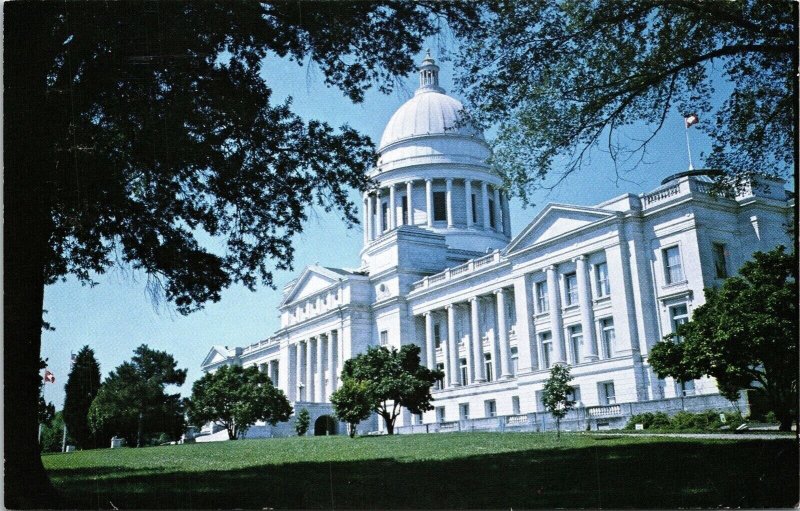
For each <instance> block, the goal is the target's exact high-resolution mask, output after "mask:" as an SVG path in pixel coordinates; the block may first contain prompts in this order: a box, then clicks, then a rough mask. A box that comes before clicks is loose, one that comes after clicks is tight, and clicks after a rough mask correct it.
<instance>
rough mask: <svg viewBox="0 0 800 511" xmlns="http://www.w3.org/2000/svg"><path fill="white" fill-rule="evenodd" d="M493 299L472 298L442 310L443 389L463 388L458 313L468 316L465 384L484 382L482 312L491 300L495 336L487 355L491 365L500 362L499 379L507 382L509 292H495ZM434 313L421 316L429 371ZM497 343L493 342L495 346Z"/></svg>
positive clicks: (432, 358) (433, 350) (509, 371)
mask: <svg viewBox="0 0 800 511" xmlns="http://www.w3.org/2000/svg"><path fill="white" fill-rule="evenodd" d="M492 295H493V296H491V295H490V296H479V295H476V296H473V297H471V298H470V299H469V300H468V303H464V302H461V303H457V302H455V303H451V304H448V305H446V306H445V307H444V309H445V314H446V318H447V336H446V338H442V339H441V344H440V345H441V347H442V353H443V355H444V361H445V363H444V366H445V385H446V386H448V387H458V386H460V385H462V381H461V377H460V370H459V367H460V364H459V360H460V358H461V357H460V355H459V345H460V341H461V340H460V339H458V338H457V335H456V314H457V313H458V311H459V310H460V311H461V313H462V314H469V319H470V321H469V325H470V328H469V331H470V332H469V336H468V340H467V343H466V346H465V358H466V361H467V381H465V382H463V383H464V384H470V383H481V382H485V381H487V374H486V367H485V356H486V354H487V351H486V350H485V348H484V343H483V333H482V329H481V325H480V317H481V312H482V308H483V307H484V306H485V305H486V304H485V302H486V301H487V300H494V301H495V304H496V305H495V307H494V310H495V312H496V317H495V332H494V334H495V336H496V338H490V339H489V346H488V354H490V357H491V361H492V364H495V361H499V373H500V375H499V377H500V379H508V378H511V377H512V376H513V373H512V369H511V348H510V345H509V336H508V333H509V327H510V325H509V324H508V318H507V317H506V301H507V295H508V290H507V289H505V288H499V289H496V290H494V292H493V293H492ZM436 313H437V312H436V311H433V310H431V311H427V312H425V313H423V316H424V318H425V353H426V364H427V366H428V367H429V368H430V369H436V346H435V339H434V317H433V315H434V314H436ZM495 341H496V342H495Z"/></svg>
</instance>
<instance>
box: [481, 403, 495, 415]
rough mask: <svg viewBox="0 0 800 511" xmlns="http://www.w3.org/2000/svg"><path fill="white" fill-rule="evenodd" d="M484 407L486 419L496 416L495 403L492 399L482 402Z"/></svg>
mask: <svg viewBox="0 0 800 511" xmlns="http://www.w3.org/2000/svg"><path fill="white" fill-rule="evenodd" d="M483 404H484V407H485V408H486V416H487V417H496V416H497V402H496V401H495V400H494V399H489V400H487V401H484V402H483Z"/></svg>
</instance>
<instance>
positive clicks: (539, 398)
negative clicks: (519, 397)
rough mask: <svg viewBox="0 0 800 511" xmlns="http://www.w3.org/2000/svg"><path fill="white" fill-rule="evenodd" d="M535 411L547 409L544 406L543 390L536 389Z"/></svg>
mask: <svg viewBox="0 0 800 511" xmlns="http://www.w3.org/2000/svg"><path fill="white" fill-rule="evenodd" d="M536 411H537V412H546V411H547V409H546V408H545V407H544V391H543V390H537V391H536Z"/></svg>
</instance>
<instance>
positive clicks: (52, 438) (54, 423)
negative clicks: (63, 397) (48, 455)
mask: <svg viewBox="0 0 800 511" xmlns="http://www.w3.org/2000/svg"><path fill="white" fill-rule="evenodd" d="M63 444H64V412H63V410H59V411H57V412H55V413H54V414H53V416H52V418H51V419H50V420H49V421H48V422H45V423H43V424H42V436H41V440H40V446H41V450H42V452H61V448H62V446H63ZM67 445H75V440H74V439H73V437H72V433H71V432H70V431H69V429H67Z"/></svg>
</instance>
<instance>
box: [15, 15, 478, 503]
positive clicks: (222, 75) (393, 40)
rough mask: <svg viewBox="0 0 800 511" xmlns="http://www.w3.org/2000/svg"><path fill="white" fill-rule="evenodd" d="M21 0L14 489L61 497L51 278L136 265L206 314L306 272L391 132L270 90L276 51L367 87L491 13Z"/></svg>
mask: <svg viewBox="0 0 800 511" xmlns="http://www.w3.org/2000/svg"><path fill="white" fill-rule="evenodd" d="M3 7H4V14H5V19H4V21H5V23H4V30H5V32H4V35H5V37H4V77H5V96H4V98H5V99H4V108H5V117H4V128H5V131H4V132H5V155H4V165H5V173H4V184H5V189H4V206H5V222H4V242H5V245H4V246H5V250H4V270H5V271H4V275H5V281H4V285H5V289H7V290H13V296H12V295H9V299H7V300H5V302H4V303H5V306H4V317H5V339H4V369H5V373H4V374H5V388H6V394H5V395H6V399H5V426H6V427H5V435H6V436H5V440H6V441H5V476H6V478H5V484H6V492H5V495H6V497H5V498H6V505H7V506H8V507H15V508H18V507H49V506H52V505H54V502H55V501H54V500H53V492H52V487H51V485H50V484H49V481H48V480H47V478H46V475H45V473H44V469H43V467H42V465H41V460H40V459H39V454H38V446H37V444H36V401H37V389H38V378H39V375H38V372H37V368H38V361H39V353H40V345H41V328H42V300H43V290H44V286H45V285H47V284H48V283H52V282H54V281H55V280H57V279H60V278H64V277H66V276H67V275H73V276H75V277H77V278H78V279H80V280H81V281H84V282H90V281H91V278H92V275H93V274H96V273H102V272H103V271H105V270H106V269H107V268H109V267H110V266H111V265H113V264H117V263H120V264H123V265H127V266H128V267H129V268H131V269H133V270H137V271H141V272H143V273H145V274H146V275H147V277H148V283H149V284H150V285H151V286H152V287H153V288H154V289H157V290H160V291H161V292H162V293H163V297H164V298H166V299H167V300H168V301H170V302H172V303H174V304H175V306H176V307H177V309H178V311H180V312H181V313H188V312H190V311H192V310H195V309H198V308H200V307H201V306H202V304H203V303H204V302H207V301H209V300H211V301H216V300H219V297H220V292H221V290H222V289H224V288H225V287H227V286H230V285H231V284H233V283H242V284H244V285H246V286H248V287H250V288H252V287H254V286H255V285H256V284H257V283H258V282H259V280H260V281H261V282H263V283H266V284H268V285H269V284H271V283H272V273H271V266H270V263H268V261H272V263H271V264H274V266H275V267H277V268H282V269H283V268H290V267H291V262H292V255H293V253H292V246H291V237H292V235H293V234H295V233H297V232H299V231H300V230H301V227H302V221H303V219H304V218H305V215H306V208H307V207H308V206H309V205H311V204H317V205H320V206H321V207H323V208H325V209H326V210H331V209H333V210H337V211H339V212H341V214H342V216H343V217H344V218H345V219H346V220H347V221H348V222H355V221H356V217H355V206H354V205H353V204H352V203H351V202H350V201H349V200H348V198H347V189H348V187H354V188H359V189H361V188H364V187H365V186H367V183H368V181H367V178H366V177H365V169H366V168H367V167H368V166H369V165H370V164H371V163H372V157H373V146H372V144H371V142H370V141H369V140H368V139H367V138H366V137H363V136H361V135H359V134H358V133H356V132H354V131H353V130H352V129H350V128H347V127H343V128H341V129H339V130H335V129H333V128H331V127H330V126H328V125H327V124H325V123H322V122H319V121H315V120H310V121H305V120H303V119H301V118H299V117H298V116H297V115H295V114H294V113H293V112H292V110H291V103H290V102H288V101H287V102H283V103H276V102H275V101H272V100H271V97H270V96H271V89H270V87H269V85H268V81H265V80H264V79H263V78H262V77H261V71H262V69H261V62H262V60H263V59H265V58H276V57H289V58H291V59H294V60H296V61H298V62H304V61H309V62H313V63H314V64H315V65H316V66H318V67H319V68H320V69H321V70H322V73H323V75H324V79H325V82H326V83H327V84H328V85H330V86H335V87H338V88H339V89H341V90H342V91H343V93H344V94H345V95H346V96H347V97H349V98H350V99H352V100H354V101H359V100H361V99H362V98H363V94H364V91H365V90H366V89H367V88H369V87H370V86H372V85H375V84H379V85H380V86H381V88H382V90H384V91H388V90H391V88H392V84H393V82H392V77H394V76H397V75H404V74H408V73H409V72H410V71H412V70H413V67H414V62H413V61H412V56H413V54H415V53H417V52H419V51H420V50H421V44H422V41H424V40H425V38H427V37H429V36H431V35H434V34H436V33H437V32H438V31H439V29H440V26H443V24H444V23H443V21H447V20H449V21H450V26H451V27H453V28H454V29H455V30H456V31H460V30H464V29H465V28H466V27H467V25H468V23H469V21H470V20H474V19H475V17H474V13H473V12H472V11H473V8H472V7H471V6H470V5H466V4H465V5H462V4H450V3H434V2H430V3H400V2H386V3H363V2H352V3H342V2H335V3H326V2H319V3H310V2H285V3H255V2H219V3H212V2H164V3H161V2H138V1H137V2H40V3H24V2H14V3H7V4H5V5H4V6H3ZM279 79H280V77H279V76H276V77H268V78H267V80H279ZM209 237H210V238H212V239H217V240H219V241H221V242H222V244H223V250H220V251H217V252H213V251H210V250H207V249H206V248H205V247H204V246H203V245H201V243H200V241H199V240H201V239H208V238H209ZM10 393H13V399H10Z"/></svg>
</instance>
